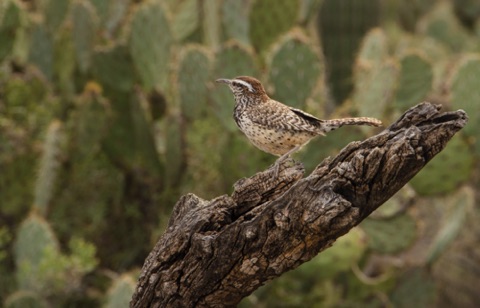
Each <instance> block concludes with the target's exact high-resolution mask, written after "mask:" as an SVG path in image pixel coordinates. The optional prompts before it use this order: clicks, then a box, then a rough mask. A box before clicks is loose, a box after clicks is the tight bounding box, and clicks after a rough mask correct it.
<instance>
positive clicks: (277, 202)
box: [130, 103, 468, 307]
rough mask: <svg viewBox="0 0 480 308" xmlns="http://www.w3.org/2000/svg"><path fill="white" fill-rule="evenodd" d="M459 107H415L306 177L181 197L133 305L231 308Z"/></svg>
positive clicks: (356, 216) (356, 206) (367, 201)
mask: <svg viewBox="0 0 480 308" xmlns="http://www.w3.org/2000/svg"><path fill="white" fill-rule="evenodd" d="M467 120H468V118H467V115H466V114H465V112H464V111H463V110H459V111H455V112H440V106H439V105H438V106H437V105H432V104H430V103H422V104H419V105H417V106H415V107H413V108H411V109H410V110H408V111H407V112H406V113H405V114H403V115H402V116H401V117H400V119H398V120H397V121H396V122H395V123H393V124H392V125H391V126H390V127H388V128H387V129H385V130H384V131H383V132H381V133H380V134H378V135H375V136H373V137H371V138H369V139H367V140H365V141H363V142H352V143H350V144H348V145H347V146H346V147H345V148H344V149H343V150H342V151H341V152H340V153H339V154H338V155H337V156H336V157H334V158H327V159H325V160H324V161H323V162H322V163H320V164H319V165H318V166H317V167H316V169H315V170H314V171H313V172H312V173H311V174H310V175H309V176H307V177H305V178H303V174H304V169H303V166H302V165H301V164H300V163H293V164H292V161H289V162H288V163H285V164H283V165H282V166H281V168H280V173H279V176H278V177H277V178H274V177H273V173H274V170H273V167H270V168H269V169H267V170H265V171H263V172H259V173H257V174H255V175H253V176H252V177H250V178H247V179H241V180H239V181H238V182H237V183H235V185H234V192H233V194H232V195H231V196H227V195H223V196H220V197H217V198H215V199H213V200H210V201H206V200H202V199H200V198H198V197H197V196H195V195H193V194H188V195H185V196H183V197H181V198H180V200H179V201H178V202H177V204H176V205H175V208H174V210H173V213H172V217H171V218H170V221H169V225H168V228H167V230H166V231H165V233H164V234H163V235H162V236H161V238H160V239H159V241H158V242H157V244H156V245H155V247H154V248H153V250H152V252H151V253H150V255H149V256H148V257H147V259H146V261H145V264H144V266H143V269H142V273H141V275H140V277H139V281H138V284H137V288H136V291H135V294H134V295H133V298H132V301H131V303H130V306H131V307H226V306H235V305H236V304H237V303H238V302H239V301H240V300H241V299H242V298H244V297H245V296H247V295H249V294H250V293H252V292H253V291H254V290H255V289H257V288H258V287H260V286H261V285H263V284H264V283H265V282H266V281H268V280H271V279H273V278H275V277H278V276H280V275H281V274H282V273H284V272H286V271H288V270H291V269H293V268H296V267H297V266H299V265H300V264H302V263H304V262H306V261H308V260H310V259H311V258H313V257H314V256H315V255H317V254H318V253H319V252H320V251H322V250H324V249H326V248H328V247H330V246H331V245H332V244H333V242H334V241H335V240H336V239H337V238H338V237H340V236H342V235H344V234H345V233H347V232H348V231H349V230H350V229H351V228H353V227H354V226H356V225H357V224H359V223H360V222H361V221H362V220H363V219H365V218H366V217H367V216H368V215H370V213H372V212H373V211H374V210H375V209H376V208H378V207H379V206H380V205H381V204H383V203H384V202H385V201H386V200H387V199H389V198H390V197H391V196H392V195H393V194H395V192H397V191H398V190H399V189H400V188H401V187H402V186H404V185H405V184H406V183H407V182H408V181H409V180H410V179H411V178H412V177H413V176H414V175H415V174H416V173H417V172H418V171H420V170H421V169H422V168H423V167H424V166H425V164H426V163H427V162H428V161H429V160H430V159H431V158H432V157H433V156H435V155H436V154H438V153H439V152H440V151H441V150H442V149H443V148H444V147H445V146H446V144H447V142H448V141H449V140H450V138H452V136H453V135H454V134H455V133H456V132H457V131H459V130H460V129H461V128H462V127H464V126H465V124H466V123H467Z"/></svg>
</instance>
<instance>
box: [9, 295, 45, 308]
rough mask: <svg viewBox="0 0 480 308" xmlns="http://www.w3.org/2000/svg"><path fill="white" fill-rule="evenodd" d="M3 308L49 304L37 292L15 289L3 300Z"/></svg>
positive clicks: (28, 307)
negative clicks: (15, 290)
mask: <svg viewBox="0 0 480 308" xmlns="http://www.w3.org/2000/svg"><path fill="white" fill-rule="evenodd" d="M4 307H5V308H48V307H49V305H48V304H47V302H45V300H43V299H42V298H41V297H40V296H39V295H38V294H36V293H35V292H30V291H17V292H15V293H13V294H11V295H10V296H8V297H7V299H6V300H5V302H4Z"/></svg>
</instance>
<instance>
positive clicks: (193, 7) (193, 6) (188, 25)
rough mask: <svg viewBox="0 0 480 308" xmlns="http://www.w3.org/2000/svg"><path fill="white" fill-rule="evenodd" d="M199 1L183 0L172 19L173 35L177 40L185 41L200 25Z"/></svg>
mask: <svg viewBox="0 0 480 308" xmlns="http://www.w3.org/2000/svg"><path fill="white" fill-rule="evenodd" d="M199 21H200V16H199V2H198V1H197V0H184V1H181V2H180V4H179V5H178V7H177V8H176V10H175V12H174V15H173V20H172V35H173V37H174V38H175V40H176V41H177V42H181V41H183V40H184V39H185V38H186V37H188V36H189V35H190V34H192V33H193V32H194V31H195V30H196V29H197V28H198V26H199Z"/></svg>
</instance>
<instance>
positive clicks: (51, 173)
mask: <svg viewBox="0 0 480 308" xmlns="http://www.w3.org/2000/svg"><path fill="white" fill-rule="evenodd" d="M63 133H64V132H63V124H62V122H60V121H58V120H54V121H52V123H50V125H49V126H48V129H47V135H46V137H45V141H44V143H43V154H42V157H41V159H40V167H39V170H38V174H37V181H36V184H35V195H34V201H33V206H34V208H35V210H36V212H37V213H38V214H40V215H42V216H45V215H46V213H47V209H48V205H49V204H50V201H51V199H52V195H53V192H54V190H55V187H54V186H55V180H56V179H57V173H58V169H59V166H60V162H61V161H60V159H61V153H62V145H63V144H62V143H63V141H64V136H63Z"/></svg>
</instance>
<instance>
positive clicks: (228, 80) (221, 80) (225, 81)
mask: <svg viewBox="0 0 480 308" xmlns="http://www.w3.org/2000/svg"><path fill="white" fill-rule="evenodd" d="M215 82H218V83H226V84H230V83H231V82H232V81H231V80H230V79H225V78H220V79H217V80H215Z"/></svg>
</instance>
